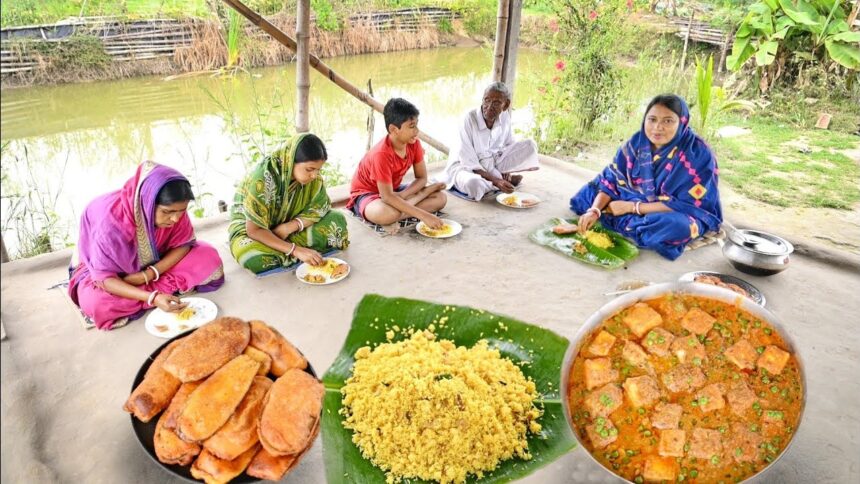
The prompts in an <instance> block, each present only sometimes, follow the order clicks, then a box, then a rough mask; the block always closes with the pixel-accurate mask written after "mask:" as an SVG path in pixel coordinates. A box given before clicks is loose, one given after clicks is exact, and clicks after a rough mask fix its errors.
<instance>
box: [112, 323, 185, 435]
mask: <svg viewBox="0 0 860 484" xmlns="http://www.w3.org/2000/svg"><path fill="white" fill-rule="evenodd" d="M184 339H185V338H183V339H179V340H176V341H174V342H173V343H170V344H169V345H167V347H166V348H164V350H162V351H161V353H159V354H158V356H156V357H155V360H154V361H153V362H152V365H150V366H149V369H148V370H146V375H145V376H144V377H143V381H142V382H140V385H138V386H137V388H135V389H134V391H133V392H131V395H129V397H128V400H126V401H125V405H123V407H122V409H123V410H125V411H126V412H129V413H132V414H134V416H135V417H137V418H138V420H140V421H141V422H149V421H150V420H152V417H155V416H156V415H158V413H159V412H161V411H162V410H164V408H165V407H167V405H168V404H170V399H171V398H173V395H175V394H176V391H177V390H179V385H181V384H182V382H180V381H179V380H178V379H177V378H176V377H175V376H173V374H171V373H170V372H168V371H167V370H165V368H164V364H165V361H166V360H167V359H168V357H169V356H170V355H171V354H172V353H173V352H174V351H175V350H176V348H177V347H178V346H179V344H180V343H182V341H183V340H184Z"/></svg>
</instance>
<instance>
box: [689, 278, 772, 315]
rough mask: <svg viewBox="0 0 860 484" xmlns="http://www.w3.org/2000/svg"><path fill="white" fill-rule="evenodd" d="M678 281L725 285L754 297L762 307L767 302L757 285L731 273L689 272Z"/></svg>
mask: <svg viewBox="0 0 860 484" xmlns="http://www.w3.org/2000/svg"><path fill="white" fill-rule="evenodd" d="M678 282H700V283H702V284H710V285H712V286H719V287H724V288H726V289H728V290H730V291H734V292H736V293H738V294H740V295H741V296H744V297H748V298H750V299H752V300H753V301H755V302H756V303H757V304H758V305H760V306H762V307H764V306H765V304H767V300H766V299H765V297H764V293H762V292H761V291H759V289H758V288H757V287H755V286H753V285H752V284H750V283H749V282H747V281H745V280H743V279H741V278H740V277H735V276H732V275H729V274H722V273H720V272H713V271H694V272H688V273H686V274H684V275H682V276H681V277H679V278H678Z"/></svg>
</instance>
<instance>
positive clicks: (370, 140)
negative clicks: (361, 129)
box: [367, 79, 376, 151]
mask: <svg viewBox="0 0 860 484" xmlns="http://www.w3.org/2000/svg"><path fill="white" fill-rule="evenodd" d="M367 92H368V93H369V94H370V96H371V97H373V82H371V80H370V79H368V80H367ZM375 126H376V119H374V117H373V108H370V112H369V113H367V151H370V148H372V147H373V129H374V127H375Z"/></svg>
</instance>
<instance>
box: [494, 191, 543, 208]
mask: <svg viewBox="0 0 860 484" xmlns="http://www.w3.org/2000/svg"><path fill="white" fill-rule="evenodd" d="M496 201H497V202H499V203H501V204H502V205H504V206H506V207H511V208H532V207H534V206H536V205H537V204H539V203H540V202H541V200H540V198H538V196H537V195H532V194H531V193H525V192H514V193H500V194H498V195H497V196H496Z"/></svg>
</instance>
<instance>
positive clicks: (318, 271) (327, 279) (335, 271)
mask: <svg viewBox="0 0 860 484" xmlns="http://www.w3.org/2000/svg"><path fill="white" fill-rule="evenodd" d="M349 271H350V266H349V264H347V262H346V261H344V260H341V259H338V258H337V257H326V258H325V259H324V260H323V263H322V264H320V265H318V266H312V265H310V264H305V263H303V264H301V265H300V266H299V267H298V269H296V277H297V278H298V279H299V280H300V281H302V282H304V283H305V284H311V285H314V286H325V285H327V284H334V283H335V282H340V281H342V280H344V279H346V276H348V275H349Z"/></svg>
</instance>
